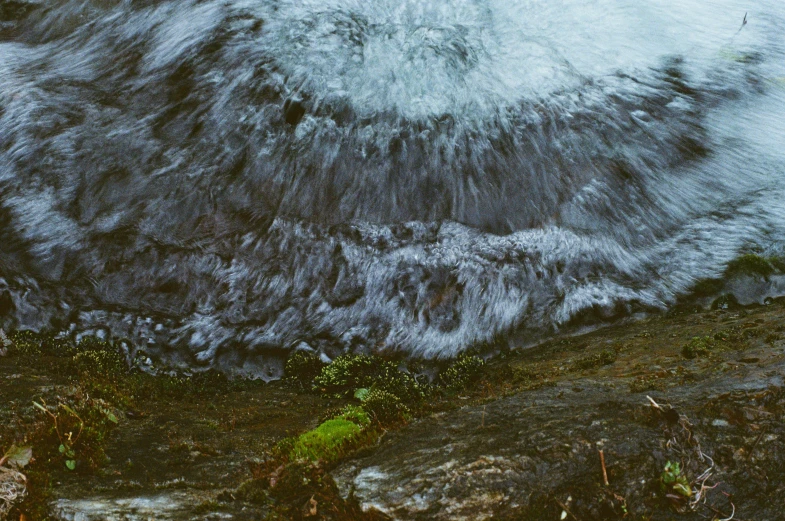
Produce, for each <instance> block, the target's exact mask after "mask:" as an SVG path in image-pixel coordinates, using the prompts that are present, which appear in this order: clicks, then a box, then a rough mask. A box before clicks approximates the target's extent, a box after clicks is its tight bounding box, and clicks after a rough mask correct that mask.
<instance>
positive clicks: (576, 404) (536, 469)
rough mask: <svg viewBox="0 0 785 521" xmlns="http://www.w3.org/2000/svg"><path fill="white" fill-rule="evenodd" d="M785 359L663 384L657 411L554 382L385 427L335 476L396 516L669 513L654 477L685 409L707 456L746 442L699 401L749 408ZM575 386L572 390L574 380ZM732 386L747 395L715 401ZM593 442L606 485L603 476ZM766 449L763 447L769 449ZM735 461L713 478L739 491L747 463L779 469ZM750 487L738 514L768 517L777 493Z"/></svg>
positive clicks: (630, 396) (736, 427) (593, 387)
mask: <svg viewBox="0 0 785 521" xmlns="http://www.w3.org/2000/svg"><path fill="white" fill-rule="evenodd" d="M784 368H785V364H784V363H783V362H782V361H779V362H778V363H777V364H775V366H769V367H767V368H766V369H765V370H764V369H756V370H747V372H746V373H745V376H744V377H742V378H740V377H738V375H736V376H723V375H719V376H713V377H712V378H710V379H708V380H705V381H703V382H702V383H700V384H697V383H696V384H692V385H685V386H679V387H677V388H673V389H669V390H668V392H667V396H663V397H662V398H660V397H659V396H658V397H657V400H661V401H662V400H668V401H670V402H671V403H673V404H675V405H674V408H670V407H665V406H663V407H662V409H655V408H654V407H652V406H651V404H650V403H649V402H648V401H647V400H646V397H645V395H642V394H638V393H628V392H626V391H625V392H612V393H610V392H609V390H608V389H607V388H604V387H603V385H602V382H600V381H595V380H592V379H587V378H584V379H579V380H577V381H573V382H562V383H560V384H559V385H558V386H557V387H553V388H543V389H539V390H536V391H531V392H523V393H520V394H517V395H514V396H511V397H508V398H503V399H500V400H498V401H494V402H491V403H488V404H484V405H477V406H471V407H465V408H462V409H460V410H457V411H451V412H447V413H442V414H439V415H437V416H434V417H431V418H427V419H424V420H422V421H420V422H418V423H416V424H413V425H411V426H409V427H407V428H405V429H403V430H401V431H399V432H396V433H394V434H392V435H388V436H387V438H386V439H385V440H384V442H383V443H382V445H381V447H380V448H379V450H378V451H377V452H376V453H375V454H373V455H371V456H369V457H367V458H364V459H359V460H355V461H351V462H348V463H346V464H344V465H342V466H341V467H339V468H338V469H337V470H336V471H335V472H334V477H335V479H336V482H337V483H338V486H339V488H340V490H341V492H342V494H344V495H346V496H348V495H349V494H353V495H354V497H356V498H357V499H358V500H359V501H360V503H361V504H362V506H363V508H365V509H371V508H375V509H378V510H380V511H381V512H384V513H385V514H387V515H389V516H391V517H392V518H394V519H401V520H420V519H422V520H425V519H428V520H457V519H466V520H470V519H471V520H473V519H487V518H491V517H493V518H497V517H498V518H502V519H558V518H559V517H558V516H559V514H560V512H561V508H562V507H561V506H560V505H559V504H558V502H561V503H562V504H569V505H570V506H569V507H568V508H570V510H571V511H572V512H573V513H574V514H575V515H576V516H577V517H578V518H579V519H584V520H585V519H594V520H601V519H602V520H609V519H621V518H622V517H623V516H624V512H625V511H629V512H632V513H634V514H638V515H641V514H644V513H645V514H646V516H649V515H651V513H652V512H657V511H659V512H660V513H663V512H668V511H669V510H670V508H671V507H670V506H669V504H668V501H667V500H666V499H665V498H664V497H662V498H660V497H659V496H658V494H659V493H660V491H659V488H658V487H657V484H658V479H659V476H660V474H661V473H662V468H663V465H664V464H665V463H666V460H675V461H678V458H679V456H678V455H677V454H676V453H674V452H673V448H672V447H671V446H669V445H668V443H669V440H671V439H672V437H673V436H678V435H680V434H679V433H680V432H681V433H683V432H684V431H683V429H682V424H683V418H687V419H689V420H695V421H696V423H695V425H697V422H698V421H703V422H704V423H702V425H707V427H706V429H707V432H701V431H700V430H699V429H698V428H697V427H694V426H692V424H683V425H686V426H687V427H686V428H688V429H690V431H691V435H692V436H695V437H697V438H698V439H699V440H700V444H701V449H702V450H703V453H704V454H707V455H708V454H712V453H714V452H715V451H716V452H718V453H721V449H720V447H721V446H722V445H723V444H728V445H731V446H733V447H735V449H734V450H736V449H738V448H739V447H741V446H743V445H745V442H744V441H743V440H744V438H743V436H744V435H746V434H748V432H747V431H746V430H745V426H743V425H741V424H739V423H738V422H737V423H736V424H734V423H732V422H729V421H726V420H724V419H721V420H717V419H716V412H712V411H704V410H701V409H700V406H701V404H719V405H716V407H718V408H719V409H720V410H727V409H728V408H734V410H735V408H743V407H745V406H751V405H752V404H753V402H754V399H753V398H749V397H751V396H754V395H756V393H758V394H760V393H768V392H770V391H768V390H767V389H769V386H770V385H779V383H781V377H780V376H779V375H780V374H781V372H782V370H783V369H784ZM767 371H768V372H767ZM576 387H580V388H581V392H580V393H578V392H572V391H571V390H570V389H573V388H576ZM732 396H736V397H737V399H740V400H741V401H742V402H744V400H750V401H748V402H746V403H747V405H744V403H735V404H734V405H730V404H728V403H724V402H723V400H729V399H730V398H729V397H732ZM739 397H741V398H739ZM744 397H746V398H744ZM663 403H664V401H663ZM676 410H678V413H675V414H669V413H670V411H676ZM762 414H763V413H762ZM767 414H768V413H767ZM673 416H676V418H673ZM701 416H703V418H701ZM704 418H705V420H704ZM674 419H676V420H677V421H675V422H674V421H673V420H674ZM771 420H772V421H773V423H771V424H770V425H769V426H768V427H767V428H768V429H774V430H777V431H778V432H779V431H782V430H783V428H782V426H781V425H779V424H777V423H776V420H774V416H772V417H771ZM718 425H721V426H722V429H721V430H720V429H717V427H716V426H718ZM756 428H759V426H756ZM753 439H754V437H753ZM599 449H603V450H604V454H605V458H606V462H607V465H608V469H607V470H608V476H609V480H610V487H603V486H602V471H601V467H600V460H599V458H598V450H599ZM759 450H760V449H759ZM763 450H764V451H765V452H766V454H771V453H770V452H769V451H772V450H774V449H773V446H772V445H769V446H768V448H766V449H763ZM761 455H762V457H766V456H763V452H762V453H761ZM774 459H776V460H780V459H781V458H778V457H775V458H774ZM706 461H707V462H706V463H705V466H706V467H708V466H709V464H708V460H706ZM742 463H744V462H742ZM735 465H736V468H734V469H729V468H727V467H723V468H717V469H715V470H714V476H715V477H714V479H715V480H716V481H723V482H724V483H725V484H726V485H724V486H726V487H728V488H727V490H736V492H737V494H738V487H741V486H745V484H746V483H747V482H748V481H749V477H748V476H749V473H750V472H757V473H760V474H761V475H768V476H769V479H774V476H775V475H779V474H778V473H779V472H781V471H778V470H777V469H778V468H779V467H778V465H780V463H778V462H777V461H770V462H766V463H762V464H761V462H757V463H756V464H755V465H758V466H755V465H753V464H752V463H750V462H746V465H741V464H735ZM696 469H697V467H696ZM753 469H754V470H753ZM695 473H696V474H698V473H699V471H698V470H696V471H695ZM689 477H690V478H694V477H696V476H689ZM609 491H611V492H609ZM614 494H615V495H614ZM652 495H653V496H652ZM617 496H618V497H617ZM755 497H757V496H755V495H754V494H751V495H749V496H746V497H744V496H741V495H737V496H736V497H735V498H734V502H735V507H736V508H737V512H744V514H745V515H746V516H747V517H750V515H751V516H752V518H760V519H768V518H772V519H773V518H774V517H776V515H775V512H776V509H778V508H783V507H785V502H782V501H779V502H774V503H777V505H778V506H775V505H774V503H772V504H771V505H764V504H762V503H761V502H760V501H757V500H755V499H754V498H755ZM618 498H622V499H623V508H622V501H621V500H619V499H618ZM723 498H724V496H723V495H722V494H719V493H717V494H716V497H714V498H713V500H714V501H717V502H719V503H722V502H723V501H724V499H723ZM719 503H717V504H719ZM726 506H727V507H728V511H730V507H729V505H728V504H727V503H722V505H721V507H722V508H724V507H726ZM694 515H696V516H697V513H696V514H694ZM772 516H774V517H772ZM647 518H651V517H647ZM652 519H660V517H656V516H655V517H654V518H652ZM662 519H665V518H662ZM696 519H698V517H696Z"/></svg>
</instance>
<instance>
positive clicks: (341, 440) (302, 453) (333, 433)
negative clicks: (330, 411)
mask: <svg viewBox="0 0 785 521" xmlns="http://www.w3.org/2000/svg"><path fill="white" fill-rule="evenodd" d="M370 423H371V420H370V418H369V417H368V414H367V413H366V412H365V411H364V410H363V409H362V408H360V407H356V406H351V405H350V406H348V407H347V408H346V409H344V413H343V414H341V415H340V416H338V417H336V418H333V419H331V420H327V421H326V422H324V423H322V424H321V425H319V426H318V427H317V428H315V429H314V430H311V431H308V432H306V433H303V434H301V435H300V436H298V437H297V438H296V439H295V440H294V442H293V443H291V448H290V449H289V458H291V459H292V460H303V459H305V460H311V461H325V462H331V461H336V460H337V459H339V458H340V457H341V455H342V454H343V453H344V452H345V451H346V449H347V448H348V447H349V446H352V445H353V443H354V442H356V441H358V440H360V438H361V436H362V434H363V430H364V429H365V427H367V426H368V425H370ZM284 446H285V445H284Z"/></svg>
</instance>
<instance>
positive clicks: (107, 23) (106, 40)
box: [0, 0, 785, 377]
mask: <svg viewBox="0 0 785 521" xmlns="http://www.w3.org/2000/svg"><path fill="white" fill-rule="evenodd" d="M745 13H748V14H747V18H746V20H747V23H746V24H744V25H743V20H744V16H745ZM784 58H785V4H783V3H782V2H781V0H756V1H755V2H746V3H745V2H742V1H735V0H681V1H679V2H673V1H672V0H441V1H437V0H376V1H373V2H372V1H361V0H253V1H250V0H221V1H215V0H204V1H198V2H195V1H188V0H177V1H156V0H47V1H46V2H44V3H42V4H35V3H25V2H24V1H16V0H15V1H8V0H3V1H2V3H0V241H1V242H2V246H1V248H2V251H0V277H2V278H0V314H2V315H3V317H4V318H3V319H2V320H3V321H4V323H5V324H6V325H12V326H15V327H28V328H34V329H35V328H43V327H52V326H54V327H68V326H69V324H74V325H72V326H71V327H72V328H76V331H82V330H91V331H95V330H106V331H108V332H109V334H112V335H116V336H117V337H126V338H129V339H131V340H132V342H133V343H134V344H135V346H136V347H137V348H138V347H139V346H142V347H144V349H145V350H146V352H148V353H152V354H156V355H159V356H164V357H165V358H167V359H169V360H170V361H179V362H181V363H184V364H189V365H202V366H204V365H211V364H216V365H219V366H222V367H224V368H231V369H234V370H237V371H240V372H246V373H254V374H262V375H263V376H266V377H272V376H275V375H276V374H277V373H276V372H277V368H278V367H279V365H278V362H277V360H279V358H280V355H281V354H283V353H285V352H286V351H287V350H290V349H293V348H295V347H297V346H300V347H305V344H307V345H308V346H310V347H311V348H314V349H318V350H320V351H323V352H326V353H328V354H329V355H331V356H332V355H334V354H335V353H337V352H339V351H341V350H345V349H359V350H370V349H394V350H400V351H403V352H406V353H411V354H414V355H418V356H426V357H446V356H452V355H454V354H455V353H456V352H458V351H460V350H462V349H465V348H467V347H471V346H476V345H478V344H482V343H485V342H489V341H492V340H493V339H494V338H498V337H499V336H500V335H504V334H506V333H509V332H510V331H517V332H519V334H520V335H521V336H523V337H524V338H526V339H529V340H533V339H536V338H541V337H542V336H544V335H547V334H550V333H553V332H554V331H557V330H559V329H562V328H564V327H566V326H569V325H574V324H576V323H587V322H588V323H591V322H592V321H594V322H596V321H598V320H603V319H609V318H614V317H619V316H625V315H629V314H630V313H635V312H637V311H646V310H654V309H665V308H667V307H668V306H669V305H672V304H673V303H674V302H675V301H676V299H677V298H679V297H680V296H681V295H684V294H685V293H687V292H689V290H690V288H691V287H692V286H693V285H694V283H695V282H696V280H698V279H701V278H704V277H715V276H718V275H719V274H721V273H722V271H723V270H724V268H725V266H726V265H727V263H728V262H729V261H730V260H731V259H733V258H734V257H736V256H737V255H739V254H740V253H743V252H747V251H763V252H777V251H780V250H781V248H782V245H783V244H785V243H784V242H783V239H785V123H784V122H785V60H784ZM761 291H762V292H765V291H772V290H771V288H768V289H767V288H763V289H762V290H761ZM758 296H759V297H762V296H764V295H763V293H761V294H759V295H758ZM304 343H305V344H304Z"/></svg>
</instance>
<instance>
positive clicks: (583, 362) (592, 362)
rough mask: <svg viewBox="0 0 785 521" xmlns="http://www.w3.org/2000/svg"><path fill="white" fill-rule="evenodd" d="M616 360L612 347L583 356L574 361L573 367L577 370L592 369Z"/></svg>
mask: <svg viewBox="0 0 785 521" xmlns="http://www.w3.org/2000/svg"><path fill="white" fill-rule="evenodd" d="M615 361H616V351H614V350H613V349H603V350H602V351H600V352H599V353H594V354H592V355H588V356H584V357H582V358H579V359H578V360H576V361H575V364H574V366H575V368H576V369H579V370H584V369H594V368H597V367H602V366H604V365H610V364H612V363H614V362H615Z"/></svg>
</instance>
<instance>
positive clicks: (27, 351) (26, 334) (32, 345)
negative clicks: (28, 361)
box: [8, 331, 43, 356]
mask: <svg viewBox="0 0 785 521" xmlns="http://www.w3.org/2000/svg"><path fill="white" fill-rule="evenodd" d="M8 339H9V340H10V341H11V349H10V352H11V353H14V354H18V355H22V356H38V355H41V354H42V353H43V349H42V345H41V344H42V342H41V338H40V335H38V334H37V333H34V332H32V331H11V333H9V334H8Z"/></svg>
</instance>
